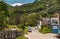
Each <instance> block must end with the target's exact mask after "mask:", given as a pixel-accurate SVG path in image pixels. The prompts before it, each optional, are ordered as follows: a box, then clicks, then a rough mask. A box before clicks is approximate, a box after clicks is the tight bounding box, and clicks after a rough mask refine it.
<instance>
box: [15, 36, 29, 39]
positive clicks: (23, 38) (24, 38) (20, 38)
mask: <svg viewBox="0 0 60 39" xmlns="http://www.w3.org/2000/svg"><path fill="white" fill-rule="evenodd" d="M16 39H28V38H26V37H24V36H19V37H17V38H16Z"/></svg>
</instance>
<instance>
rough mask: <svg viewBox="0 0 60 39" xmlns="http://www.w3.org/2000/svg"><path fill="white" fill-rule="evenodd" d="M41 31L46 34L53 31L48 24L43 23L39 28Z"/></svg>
mask: <svg viewBox="0 0 60 39" xmlns="http://www.w3.org/2000/svg"><path fill="white" fill-rule="evenodd" d="M39 32H41V33H43V34H46V33H51V28H50V26H48V25H45V24H44V25H42V27H41V29H39Z"/></svg>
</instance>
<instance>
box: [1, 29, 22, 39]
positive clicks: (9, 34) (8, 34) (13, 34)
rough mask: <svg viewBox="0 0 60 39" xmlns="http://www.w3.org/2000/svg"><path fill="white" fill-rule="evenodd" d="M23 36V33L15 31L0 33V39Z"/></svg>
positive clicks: (13, 38)
mask: <svg viewBox="0 0 60 39" xmlns="http://www.w3.org/2000/svg"><path fill="white" fill-rule="evenodd" d="M21 35H23V31H20V32H19V31H17V30H7V31H3V32H0V39H15V38H16V37H18V36H21Z"/></svg>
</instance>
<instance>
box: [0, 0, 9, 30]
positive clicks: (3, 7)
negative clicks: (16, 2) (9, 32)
mask: <svg viewBox="0 0 60 39" xmlns="http://www.w3.org/2000/svg"><path fill="white" fill-rule="evenodd" d="M5 17H8V9H7V4H6V3H4V2H2V1H0V29H3V28H4V27H5V26H7V25H5V24H4V20H5Z"/></svg>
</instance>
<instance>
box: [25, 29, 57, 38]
mask: <svg viewBox="0 0 60 39" xmlns="http://www.w3.org/2000/svg"><path fill="white" fill-rule="evenodd" d="M55 36H56V34H51V33H49V34H42V33H40V32H38V30H35V29H33V30H32V32H31V33H28V34H26V35H25V37H27V38H29V39H57V38H56V37H55Z"/></svg>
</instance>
